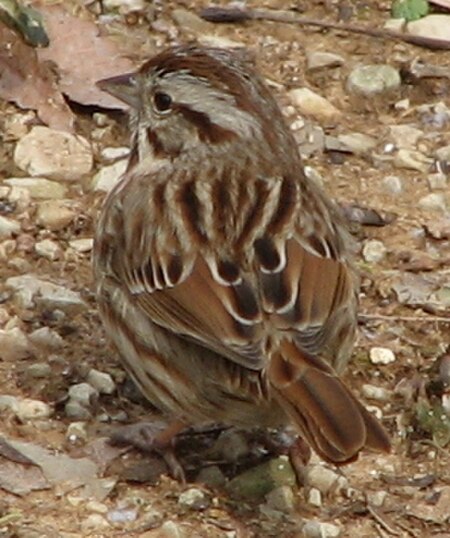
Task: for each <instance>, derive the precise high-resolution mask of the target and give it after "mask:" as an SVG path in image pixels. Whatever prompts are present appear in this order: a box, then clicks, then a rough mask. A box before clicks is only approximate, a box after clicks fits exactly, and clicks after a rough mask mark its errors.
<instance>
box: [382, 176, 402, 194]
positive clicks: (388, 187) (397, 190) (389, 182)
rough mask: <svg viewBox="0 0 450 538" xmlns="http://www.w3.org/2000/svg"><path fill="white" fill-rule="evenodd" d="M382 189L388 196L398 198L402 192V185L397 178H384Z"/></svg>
mask: <svg viewBox="0 0 450 538" xmlns="http://www.w3.org/2000/svg"><path fill="white" fill-rule="evenodd" d="M383 188H384V190H385V191H386V192H387V193H388V194H392V195H394V196H398V195H399V194H401V192H402V191H403V183H402V180H401V178H400V177H398V176H386V177H385V178H384V179H383Z"/></svg>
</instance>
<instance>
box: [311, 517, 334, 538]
mask: <svg viewBox="0 0 450 538" xmlns="http://www.w3.org/2000/svg"><path fill="white" fill-rule="evenodd" d="M302 532H303V535H304V536H305V538H337V537H338V536H339V535H340V534H341V529H340V528H339V527H338V526H337V525H333V524H332V523H323V522H322V521H308V522H307V523H305V524H304V525H303V527H302Z"/></svg>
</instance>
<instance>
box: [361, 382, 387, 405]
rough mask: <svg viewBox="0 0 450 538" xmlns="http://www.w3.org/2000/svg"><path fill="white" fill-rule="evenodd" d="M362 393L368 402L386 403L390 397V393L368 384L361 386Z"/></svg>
mask: <svg viewBox="0 0 450 538" xmlns="http://www.w3.org/2000/svg"><path fill="white" fill-rule="evenodd" d="M362 393H363V395H364V396H365V397H366V398H368V399H369V400H378V401H380V402H387V401H389V400H390V398H391V397H392V392H391V391H389V390H386V389H384V388H383V387H377V386H375V385H369V384H368V383H367V384H365V385H363V386H362Z"/></svg>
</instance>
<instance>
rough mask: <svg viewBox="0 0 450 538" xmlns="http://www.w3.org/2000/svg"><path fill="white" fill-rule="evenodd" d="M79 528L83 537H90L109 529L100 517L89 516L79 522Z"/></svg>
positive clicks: (98, 515) (97, 515) (95, 515)
mask: <svg viewBox="0 0 450 538" xmlns="http://www.w3.org/2000/svg"><path fill="white" fill-rule="evenodd" d="M80 527H81V531H82V533H83V536H92V533H96V532H98V531H105V530H106V529H109V528H110V525H109V523H108V522H107V521H106V519H105V518H104V517H103V516H102V515H100V514H90V515H89V516H88V517H87V518H86V519H85V520H83V521H82V522H81V525H80Z"/></svg>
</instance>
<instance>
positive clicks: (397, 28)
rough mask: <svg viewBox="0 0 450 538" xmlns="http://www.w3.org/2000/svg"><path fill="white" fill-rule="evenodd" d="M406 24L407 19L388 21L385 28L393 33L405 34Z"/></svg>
mask: <svg viewBox="0 0 450 538" xmlns="http://www.w3.org/2000/svg"><path fill="white" fill-rule="evenodd" d="M405 24H406V19H388V20H387V21H386V22H385V23H384V25H383V28H385V29H386V30H390V31H391V32H403V30H404V28H405Z"/></svg>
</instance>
